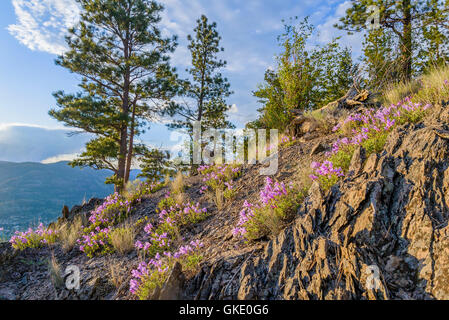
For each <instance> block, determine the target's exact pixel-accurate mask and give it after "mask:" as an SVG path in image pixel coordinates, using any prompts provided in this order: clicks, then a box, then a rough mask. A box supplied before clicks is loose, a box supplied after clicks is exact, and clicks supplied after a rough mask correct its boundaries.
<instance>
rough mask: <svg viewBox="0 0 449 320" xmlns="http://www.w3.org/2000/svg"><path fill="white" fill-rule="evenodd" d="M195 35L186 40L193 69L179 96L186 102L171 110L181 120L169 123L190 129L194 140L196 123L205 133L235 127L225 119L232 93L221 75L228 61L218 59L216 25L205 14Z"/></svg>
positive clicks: (174, 126) (184, 81) (218, 48)
mask: <svg viewBox="0 0 449 320" xmlns="http://www.w3.org/2000/svg"><path fill="white" fill-rule="evenodd" d="M194 32H195V35H194V36H192V35H189V36H188V37H187V40H188V41H189V45H188V49H189V50H190V53H191V57H192V66H191V67H190V68H188V69H186V72H188V74H190V79H187V80H183V81H181V86H182V89H181V90H180V95H182V96H183V97H184V98H185V99H184V103H182V104H179V105H177V106H176V108H173V109H172V110H171V115H178V116H180V117H181V119H177V120H175V121H174V122H173V123H171V124H169V127H170V128H173V129H174V128H184V129H187V132H188V134H189V135H190V137H191V139H192V124H193V122H194V121H201V126H202V130H206V129H209V128H217V129H220V128H221V129H224V128H233V127H234V126H233V125H232V123H230V122H229V121H228V120H227V119H226V118H227V115H226V112H227V111H229V109H230V108H231V106H230V105H228V104H227V103H226V98H227V97H229V96H230V95H231V94H232V92H231V90H230V84H229V82H228V80H227V79H226V78H225V77H223V75H222V74H221V73H220V72H219V70H220V69H222V68H224V67H225V66H226V61H223V60H220V59H219V58H218V57H217V55H218V53H220V52H222V51H224V48H222V47H220V40H221V37H220V35H219V33H218V31H217V24H216V23H215V22H213V23H209V21H208V19H207V17H206V16H204V15H202V16H201V17H200V19H198V20H197V26H196V27H195V29H194ZM191 143H193V141H191Z"/></svg>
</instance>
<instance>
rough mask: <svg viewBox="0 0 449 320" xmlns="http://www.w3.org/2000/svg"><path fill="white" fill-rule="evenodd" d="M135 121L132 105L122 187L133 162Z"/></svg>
mask: <svg viewBox="0 0 449 320" xmlns="http://www.w3.org/2000/svg"><path fill="white" fill-rule="evenodd" d="M135 121H136V105H135V104H134V105H133V110H132V119H131V132H130V134H129V149H128V157H127V159H126V173H125V180H124V185H125V186H126V184H127V183H128V181H129V175H130V172H131V163H132V160H133V152H134V133H135Z"/></svg>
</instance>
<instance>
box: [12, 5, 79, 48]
mask: <svg viewBox="0 0 449 320" xmlns="http://www.w3.org/2000/svg"><path fill="white" fill-rule="evenodd" d="M12 4H13V6H14V11H15V13H16V17H17V22H16V23H15V24H12V25H9V26H8V31H9V32H10V34H11V35H13V36H14V37H15V38H16V39H17V40H19V41H20V42H21V43H22V44H24V45H25V46H27V47H28V48H29V49H31V50H37V51H43V52H48V53H52V54H61V53H63V52H64V51H65V50H66V45H65V41H64V35H65V34H66V32H67V29H68V28H70V27H72V26H73V25H74V24H75V23H76V22H77V21H78V17H79V13H80V9H79V7H78V5H77V4H76V2H75V1H74V0H12Z"/></svg>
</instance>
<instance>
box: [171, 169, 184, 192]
mask: <svg viewBox="0 0 449 320" xmlns="http://www.w3.org/2000/svg"><path fill="white" fill-rule="evenodd" d="M184 188H185V183H184V175H183V174H182V172H181V171H178V173H177V174H176V177H175V179H174V180H173V181H172V182H171V191H172V192H173V193H174V194H179V193H182V192H183V191H184Z"/></svg>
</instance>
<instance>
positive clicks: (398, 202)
mask: <svg viewBox="0 0 449 320" xmlns="http://www.w3.org/2000/svg"><path fill="white" fill-rule="evenodd" d="M447 109H448V108H442V109H440V111H439V113H438V114H437V115H436V116H435V115H433V116H431V117H430V118H432V119H433V121H434V122H426V123H423V124H418V125H405V126H402V127H399V128H397V129H396V130H395V131H394V132H393V133H392V134H391V135H390V136H389V139H388V141H387V144H386V147H385V150H384V152H383V153H381V154H372V155H371V156H370V157H368V159H364V154H363V150H359V151H358V152H356V154H355V155H354V158H353V161H352V164H351V166H352V169H353V170H352V175H351V176H350V177H348V178H347V179H346V180H344V181H341V182H340V183H339V184H337V185H335V186H334V187H332V188H331V190H330V191H329V192H327V193H325V194H324V193H323V192H322V191H321V190H320V188H319V186H318V185H317V184H314V185H313V186H312V188H311V190H310V195H309V197H308V198H307V200H306V202H305V203H304V205H303V206H301V208H300V209H299V211H298V216H297V218H296V220H295V221H294V222H293V223H292V224H291V225H290V226H289V227H287V228H286V229H284V230H283V231H282V232H281V233H280V234H279V235H278V236H277V237H276V238H275V239H272V240H271V241H269V242H268V243H267V244H266V245H265V246H264V248H263V249H262V250H261V251H260V253H259V254H249V253H246V254H245V253H242V254H240V255H231V256H228V257H223V258H222V259H218V260H217V261H214V262H212V263H210V264H209V265H208V266H205V267H203V269H202V271H201V273H200V274H199V275H198V276H197V278H196V279H194V281H192V282H191V286H196V290H197V295H196V298H198V299H223V298H225V297H228V298H233V299H237V298H238V299H449V226H448V219H449V161H448V159H449V131H448V130H449V127H448V126H447V125H446V124H444V123H443V122H441V121H436V119H438V118H440V119H441V118H444V117H447V115H448V110H447ZM223 288H225V289H226V290H224V289H223ZM190 290H192V288H190ZM193 291H195V290H193Z"/></svg>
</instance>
